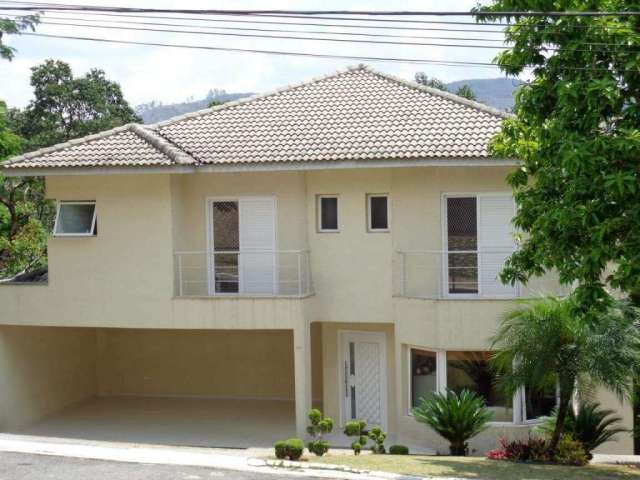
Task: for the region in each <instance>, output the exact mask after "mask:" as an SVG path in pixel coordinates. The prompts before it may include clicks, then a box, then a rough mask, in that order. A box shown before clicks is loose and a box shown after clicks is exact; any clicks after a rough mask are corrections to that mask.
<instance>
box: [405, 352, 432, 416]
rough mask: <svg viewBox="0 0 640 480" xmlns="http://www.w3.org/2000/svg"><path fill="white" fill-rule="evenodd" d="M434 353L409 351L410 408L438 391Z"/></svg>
mask: <svg viewBox="0 0 640 480" xmlns="http://www.w3.org/2000/svg"><path fill="white" fill-rule="evenodd" d="M436 364H437V360H436V352H429V351H426V350H416V349H413V348H412V349H411V407H412V408H413V407H417V406H419V405H420V403H421V400H422V399H423V398H429V396H431V395H432V394H433V393H435V392H437V391H438V381H437V379H438V377H437V370H436Z"/></svg>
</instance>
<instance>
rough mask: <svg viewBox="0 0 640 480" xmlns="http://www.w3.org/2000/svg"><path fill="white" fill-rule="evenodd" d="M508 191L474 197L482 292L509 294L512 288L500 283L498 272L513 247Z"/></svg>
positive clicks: (513, 207) (485, 294)
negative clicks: (506, 193) (476, 213)
mask: <svg viewBox="0 0 640 480" xmlns="http://www.w3.org/2000/svg"><path fill="white" fill-rule="evenodd" d="M514 205H515V204H514V202H513V197H512V196H511V195H486V196H485V195H483V196H479V197H478V250H479V252H480V253H479V257H480V258H479V267H480V271H479V277H480V278H479V281H480V291H481V294H482V295H483V296H492V297H513V296H515V295H516V288H515V287H513V286H511V285H503V284H502V283H501V282H500V280H499V278H498V274H499V273H500V271H501V270H502V267H503V266H504V262H505V260H506V259H507V258H508V257H509V256H510V255H511V253H512V252H513V250H514V249H515V242H514V238H513V225H512V223H511V219H512V218H513V216H514V214H515V206H514Z"/></svg>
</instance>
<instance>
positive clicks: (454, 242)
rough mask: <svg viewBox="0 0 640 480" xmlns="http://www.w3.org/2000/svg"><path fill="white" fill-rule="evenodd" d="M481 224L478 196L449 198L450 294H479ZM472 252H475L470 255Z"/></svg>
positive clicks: (448, 261)
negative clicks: (478, 214) (479, 232)
mask: <svg viewBox="0 0 640 480" xmlns="http://www.w3.org/2000/svg"><path fill="white" fill-rule="evenodd" d="M477 249H478V221H477V204H476V198H475V197H451V198H447V250H448V251H449V254H448V258H447V266H448V272H449V275H448V291H449V293H455V294H475V293H478V255H477V254H476V253H475V251H476V250H477ZM469 252H471V253H469Z"/></svg>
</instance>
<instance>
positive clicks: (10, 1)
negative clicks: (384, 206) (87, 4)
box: [2, 0, 630, 33]
mask: <svg viewBox="0 0 640 480" xmlns="http://www.w3.org/2000/svg"><path fill="white" fill-rule="evenodd" d="M2 3H12V4H28V5H37V6H38V7H40V6H42V7H43V11H53V12H59V10H56V9H55V7H56V6H60V7H70V8H71V7H73V6H74V5H71V4H60V3H45V2H37V3H36V2H21V1H15V0H6V1H4V2H2ZM45 6H53V7H54V8H52V9H50V10H48V9H47V8H46V7H45ZM82 13H85V14H88V15H110V16H127V17H134V18H139V17H140V16H145V17H147V18H159V19H175V20H199V21H212V22H215V21H218V22H220V21H222V22H224V21H228V22H243V21H244V22H250V23H252V22H254V21H253V20H248V21H247V20H229V19H228V18H227V19H225V20H221V19H205V18H197V17H196V18H193V17H191V18H189V17H152V16H147V15H124V14H117V13H106V12H88V11H87V12H82ZM218 15H219V16H226V17H229V16H240V17H245V18H246V17H251V16H253V17H254V18H259V17H277V18H283V19H284V18H302V19H308V18H310V17H309V16H307V15H278V14H259V15H258V14H255V15H253V14H245V15H240V14H218ZM311 18H312V19H330V20H339V21H342V20H361V21H368V22H403V23H412V24H415V23H419V24H452V25H474V26H485V27H486V26H505V27H509V26H517V27H521V28H524V27H526V28H537V27H543V28H545V29H547V31H548V30H549V27H550V25H542V24H539V23H538V24H531V23H517V22H516V23H500V22H493V21H491V23H477V22H459V21H442V20H436V21H433V20H414V19H412V20H398V19H381V18H368V19H366V18H353V17H335V16H331V17H327V16H317V15H314V16H313V17H311ZM256 23H277V24H280V22H257V21H256ZM283 24H291V25H318V26H337V27H344V28H369V26H363V25H346V24H316V23H294V22H283ZM592 27H593V26H592V25H566V26H564V27H563V29H562V30H561V31H565V29H572V30H573V29H589V28H592ZM598 27H599V28H606V29H608V30H617V29H620V30H628V29H629V28H630V27H627V26H622V25H621V26H613V25H607V26H598ZM376 28H388V29H396V28H397V29H406V30H423V29H422V28H416V27H413V28H412V27H405V28H402V27H390V26H385V27H381V26H377V27H376ZM434 30H445V31H458V30H449V29H434ZM459 31H461V32H462V31H465V32H476V33H480V32H482V33H489V32H491V33H504V32H503V31H502V30H486V29H483V30H463V29H461V30H459Z"/></svg>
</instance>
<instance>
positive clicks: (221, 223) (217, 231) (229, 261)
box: [213, 202, 240, 293]
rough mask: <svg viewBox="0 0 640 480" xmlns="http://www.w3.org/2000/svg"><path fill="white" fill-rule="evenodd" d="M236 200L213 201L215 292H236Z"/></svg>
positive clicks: (237, 224) (237, 235)
mask: <svg viewBox="0 0 640 480" xmlns="http://www.w3.org/2000/svg"><path fill="white" fill-rule="evenodd" d="M239 250H240V228H239V214H238V202H214V203H213V265H214V282H215V292H216V293H238V291H239V275H238V257H239V253H238V252H239Z"/></svg>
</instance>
